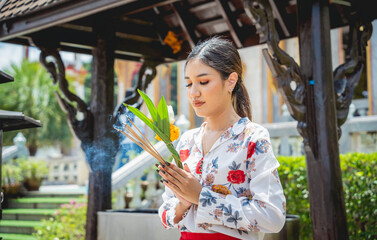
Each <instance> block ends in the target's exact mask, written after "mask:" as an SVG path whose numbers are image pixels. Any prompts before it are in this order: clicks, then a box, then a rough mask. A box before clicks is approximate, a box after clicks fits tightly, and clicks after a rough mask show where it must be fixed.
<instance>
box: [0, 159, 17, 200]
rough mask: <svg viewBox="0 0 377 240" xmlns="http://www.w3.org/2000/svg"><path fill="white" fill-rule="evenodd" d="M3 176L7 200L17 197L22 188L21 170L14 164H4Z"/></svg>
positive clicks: (3, 189) (3, 186)
mask: <svg viewBox="0 0 377 240" xmlns="http://www.w3.org/2000/svg"><path fill="white" fill-rule="evenodd" d="M1 176H2V178H1V182H2V185H1V186H2V191H3V192H4V195H5V198H13V197H17V196H18V195H19V193H20V190H21V186H22V175H21V169H20V168H19V167H18V166H15V165H12V164H4V165H3V166H2V174H1Z"/></svg>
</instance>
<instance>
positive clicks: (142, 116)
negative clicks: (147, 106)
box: [123, 103, 154, 131]
mask: <svg viewBox="0 0 377 240" xmlns="http://www.w3.org/2000/svg"><path fill="white" fill-rule="evenodd" d="M123 104H124V106H126V107H127V108H128V109H129V110H130V111H131V112H132V113H133V114H135V115H136V116H137V117H138V118H140V120H141V121H143V122H144V123H145V124H147V126H148V127H150V128H151V129H152V130H153V131H154V126H153V123H152V121H151V120H150V119H149V118H148V117H147V116H145V114H144V113H142V112H141V111H140V110H139V109H137V108H134V107H131V106H130V105H128V104H125V103H123Z"/></svg>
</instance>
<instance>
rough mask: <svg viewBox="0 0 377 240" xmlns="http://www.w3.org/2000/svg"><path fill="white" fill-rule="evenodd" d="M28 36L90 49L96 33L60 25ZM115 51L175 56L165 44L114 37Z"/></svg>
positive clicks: (155, 55) (153, 56)
mask: <svg viewBox="0 0 377 240" xmlns="http://www.w3.org/2000/svg"><path fill="white" fill-rule="evenodd" d="M29 37H34V38H39V39H44V41H45V42H56V43H59V44H60V45H61V46H68V47H70V46H71V47H72V46H75V48H76V49H77V50H78V49H83V51H84V52H85V51H86V50H87V49H91V48H93V47H94V46H95V45H96V35H95V34H94V33H93V32H83V31H79V30H73V29H67V28H62V27H53V28H49V29H46V30H43V31H40V32H38V33H34V34H30V35H29ZM115 51H118V53H128V54H123V55H130V56H132V55H143V56H149V57H151V58H158V59H164V58H170V59H174V58H175V56H174V55H173V54H172V53H171V51H170V49H169V48H168V47H167V46H161V45H160V43H159V42H151V43H142V42H138V41H135V40H130V39H123V38H120V37H117V38H116V39H115Z"/></svg>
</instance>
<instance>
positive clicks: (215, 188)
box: [212, 185, 231, 195]
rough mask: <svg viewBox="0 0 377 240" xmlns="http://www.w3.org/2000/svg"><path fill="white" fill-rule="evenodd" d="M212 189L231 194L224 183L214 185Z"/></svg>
mask: <svg viewBox="0 0 377 240" xmlns="http://www.w3.org/2000/svg"><path fill="white" fill-rule="evenodd" d="M212 191H214V192H217V193H221V194H224V195H229V194H231V192H230V191H229V189H228V188H227V187H225V186H223V185H213V186H212Z"/></svg>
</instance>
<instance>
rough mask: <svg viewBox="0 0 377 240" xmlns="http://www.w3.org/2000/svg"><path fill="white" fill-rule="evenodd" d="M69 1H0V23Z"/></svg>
mask: <svg viewBox="0 0 377 240" xmlns="http://www.w3.org/2000/svg"><path fill="white" fill-rule="evenodd" d="M67 1H69V0H0V9H1V10H0V21H4V20H8V19H12V18H15V17H17V16H24V15H27V14H31V13H33V12H37V11H40V10H41V9H46V8H48V7H52V6H54V5H56V4H60V3H62V2H67Z"/></svg>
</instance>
